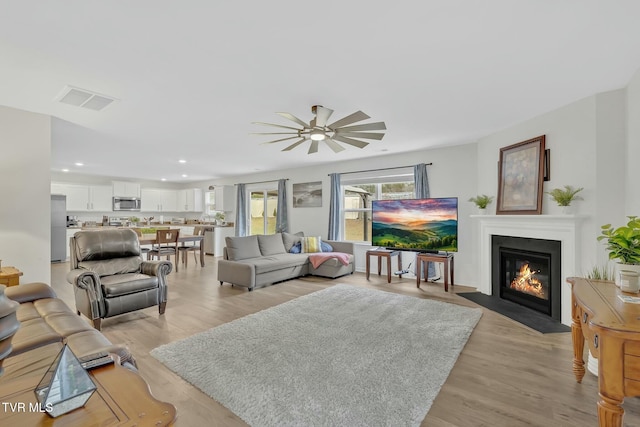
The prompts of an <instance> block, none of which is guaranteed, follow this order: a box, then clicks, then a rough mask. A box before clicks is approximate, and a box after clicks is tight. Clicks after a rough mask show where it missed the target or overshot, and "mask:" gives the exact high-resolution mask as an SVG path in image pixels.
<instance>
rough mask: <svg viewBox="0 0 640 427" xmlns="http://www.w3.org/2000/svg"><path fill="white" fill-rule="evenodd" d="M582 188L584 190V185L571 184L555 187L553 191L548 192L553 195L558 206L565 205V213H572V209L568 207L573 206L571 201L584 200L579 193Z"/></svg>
mask: <svg viewBox="0 0 640 427" xmlns="http://www.w3.org/2000/svg"><path fill="white" fill-rule="evenodd" d="M582 190H584V188H582V187H580V188H573V187H572V186H570V185H565V186H564V188H554V189H553V190H551V191H547V194H548V195H550V196H551V198H552V199H553V200H554V201H555V202H556V203H557V204H558V206H561V207H563V211H564V212H565V213H570V212H571V210H570V209H568V207H569V206H571V202H573V201H574V200H582V197H580V196H578V195H577V194H578V193H579V192H581V191H582Z"/></svg>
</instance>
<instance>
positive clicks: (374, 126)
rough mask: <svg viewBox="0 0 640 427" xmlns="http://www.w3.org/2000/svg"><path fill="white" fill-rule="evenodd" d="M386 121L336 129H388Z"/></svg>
mask: <svg viewBox="0 0 640 427" xmlns="http://www.w3.org/2000/svg"><path fill="white" fill-rule="evenodd" d="M386 129H387V126H386V125H385V124H384V122H375V123H365V124H363V125H355V126H346V127H341V128H338V129H336V132H343V131H346V132H360V131H363V130H386Z"/></svg>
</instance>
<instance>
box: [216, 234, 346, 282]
mask: <svg viewBox="0 0 640 427" xmlns="http://www.w3.org/2000/svg"><path fill="white" fill-rule="evenodd" d="M303 238H304V236H301V235H299V234H291V233H276V234H271V235H257V236H243V237H227V238H226V247H225V248H224V253H223V259H221V260H219V261H218V280H219V281H220V284H221V285H222V284H224V283H225V282H227V283H231V284H232V285H238V286H244V287H246V288H249V291H252V290H253V289H254V288H255V287H261V286H265V285H268V284H272V283H276V282H281V281H283V280H289V279H294V278H296V277H300V276H306V275H314V276H323V277H329V278H336V277H339V276H344V275H346V274H352V273H353V272H354V271H355V259H354V256H353V249H354V245H353V243H350V242H339V241H335V240H327V241H325V243H327V244H329V245H330V246H331V252H332V253H335V254H336V256H335V257H333V258H331V259H328V260H326V261H324V262H322V263H321V264H319V265H317V266H314V265H313V264H312V262H311V261H310V257H311V256H314V255H318V254H319V252H314V253H291V249H292V248H293V247H295V246H298V245H300V244H301V243H302V240H303ZM325 255H327V256H329V254H326V253H325ZM345 264H346V265H345Z"/></svg>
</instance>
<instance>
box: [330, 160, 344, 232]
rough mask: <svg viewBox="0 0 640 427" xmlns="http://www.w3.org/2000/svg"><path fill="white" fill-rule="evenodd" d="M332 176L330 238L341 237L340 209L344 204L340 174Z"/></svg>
mask: <svg viewBox="0 0 640 427" xmlns="http://www.w3.org/2000/svg"><path fill="white" fill-rule="evenodd" d="M329 176H330V177H331V184H330V186H331V200H330V202H329V234H328V236H327V237H328V238H329V240H338V239H340V210H341V205H342V194H341V192H340V174H339V173H332V174H330V175H329Z"/></svg>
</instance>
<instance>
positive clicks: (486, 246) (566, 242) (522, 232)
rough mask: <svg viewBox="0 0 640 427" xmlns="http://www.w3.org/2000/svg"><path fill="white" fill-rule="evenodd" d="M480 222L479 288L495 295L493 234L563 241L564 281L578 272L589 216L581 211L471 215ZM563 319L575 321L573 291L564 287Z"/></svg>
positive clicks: (562, 264) (478, 239)
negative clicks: (584, 226)
mask: <svg viewBox="0 0 640 427" xmlns="http://www.w3.org/2000/svg"><path fill="white" fill-rule="evenodd" d="M471 218H472V219H473V220H474V222H475V223H476V226H475V230H476V232H477V240H476V241H477V242H478V255H479V274H480V277H479V281H478V287H477V288H478V291H479V292H482V293H484V294H487V295H491V292H492V290H491V236H494V235H498V236H512V237H528V238H534V239H545V240H558V241H560V242H561V257H562V259H561V270H562V281H563V285H564V281H565V279H566V278H567V277H571V276H575V275H576V273H578V274H579V272H580V271H581V267H580V259H581V254H580V253H579V252H580V242H579V239H580V230H579V227H580V225H581V223H582V220H584V219H585V218H586V217H585V216H579V215H471ZM561 300H562V301H561V321H562V323H563V324H565V325H571V293H570V292H569V288H568V285H567V286H566V287H563V288H562V297H561Z"/></svg>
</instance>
